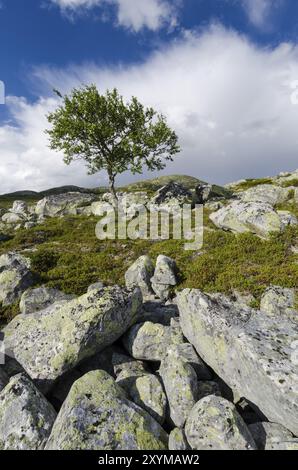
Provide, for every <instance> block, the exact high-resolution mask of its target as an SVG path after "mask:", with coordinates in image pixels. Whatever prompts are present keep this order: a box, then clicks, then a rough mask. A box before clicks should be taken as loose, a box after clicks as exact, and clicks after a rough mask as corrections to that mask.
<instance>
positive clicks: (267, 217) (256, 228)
mask: <svg viewBox="0 0 298 470" xmlns="http://www.w3.org/2000/svg"><path fill="white" fill-rule="evenodd" d="M209 217H210V220H211V221H212V222H213V223H214V224H215V225H216V226H217V227H219V228H221V229H223V230H230V231H232V232H234V233H246V232H252V233H254V234H256V235H258V236H259V237H261V238H267V237H268V236H269V234H270V233H271V232H281V231H282V230H284V229H285V226H286V225H287V224H290V225H296V224H297V220H296V219H295V218H293V217H290V219H289V218H288V217H287V222H286V221H285V214H280V213H278V212H276V211H275V210H274V209H273V207H272V206H271V205H270V204H266V203H261V202H242V201H234V202H232V203H231V204H228V205H227V206H225V207H223V208H222V209H220V210H219V211H217V212H213V213H212V214H211V215H210V216H209Z"/></svg>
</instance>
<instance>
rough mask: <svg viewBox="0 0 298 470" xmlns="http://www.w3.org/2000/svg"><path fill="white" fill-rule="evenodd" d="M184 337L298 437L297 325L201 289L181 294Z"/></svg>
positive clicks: (241, 391) (223, 375) (228, 380)
mask: <svg viewBox="0 0 298 470" xmlns="http://www.w3.org/2000/svg"><path fill="white" fill-rule="evenodd" d="M178 307H179V311H180V321H181V326H182V329H183V333H184V335H185V336H186V337H187V339H188V340H189V341H190V343H192V344H193V345H194V346H195V348H196V350H197V352H198V354H199V355H200V357H202V359H203V360H204V361H205V362H206V363H207V364H208V365H209V366H210V367H211V368H212V369H213V370H214V371H215V372H216V374H217V375H219V376H220V377H221V379H223V380H224V381H225V382H226V383H227V384H228V385H229V386H230V387H231V388H232V390H233V391H236V392H237V393H238V394H239V395H240V396H242V397H245V398H246V399H247V400H249V401H250V402H251V403H252V404H254V406H255V407H257V408H259V410H260V411H261V412H262V413H263V414H264V415H265V416H266V417H267V418H268V419H269V421H272V422H276V423H279V424H282V425H283V426H285V427H286V428H287V429H289V430H290V431H292V432H293V433H294V435H298V326H297V324H295V323H294V322H291V321H289V320H288V319H287V318H282V317H279V318H278V319H275V318H270V317H268V315H265V314H262V312H259V311H257V310H254V309H251V308H249V307H245V306H243V305H239V304H236V303H233V302H229V301H228V300H227V299H224V298H223V299H220V298H219V297H212V296H209V295H206V294H204V293H202V292H201V291H199V290H195V289H194V290H190V289H186V290H184V291H182V292H181V293H179V294H178Z"/></svg>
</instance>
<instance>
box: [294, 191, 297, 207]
mask: <svg viewBox="0 0 298 470" xmlns="http://www.w3.org/2000/svg"><path fill="white" fill-rule="evenodd" d="M294 202H296V204H298V188H296V189H295V191H294Z"/></svg>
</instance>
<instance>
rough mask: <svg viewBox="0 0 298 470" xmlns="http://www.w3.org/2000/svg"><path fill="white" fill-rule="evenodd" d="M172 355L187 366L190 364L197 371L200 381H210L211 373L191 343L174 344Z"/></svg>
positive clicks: (171, 347) (171, 348)
mask: <svg viewBox="0 0 298 470" xmlns="http://www.w3.org/2000/svg"><path fill="white" fill-rule="evenodd" d="M170 350H171V354H172V355H173V356H175V357H179V358H180V359H181V360H182V361H183V362H185V363H186V364H190V365H191V366H192V368H193V369H194V370H195V372H196V374H197V377H198V379H199V380H210V379H211V377H212V376H211V373H210V371H209V369H208V368H207V366H206V364H204V362H203V361H202V359H200V358H199V356H198V355H197V353H196V351H195V350H194V348H193V346H192V345H191V344H189V343H185V342H182V343H180V344H172V345H171V346H170Z"/></svg>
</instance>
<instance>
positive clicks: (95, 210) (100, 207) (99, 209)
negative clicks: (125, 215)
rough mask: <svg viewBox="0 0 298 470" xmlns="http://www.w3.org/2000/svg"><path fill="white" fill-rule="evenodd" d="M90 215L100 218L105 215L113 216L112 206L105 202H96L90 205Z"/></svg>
mask: <svg viewBox="0 0 298 470" xmlns="http://www.w3.org/2000/svg"><path fill="white" fill-rule="evenodd" d="M91 213H92V215H95V216H99V217H102V216H103V215H106V214H114V209H113V204H112V203H108V202H106V201H96V202H93V203H92V204H91Z"/></svg>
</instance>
